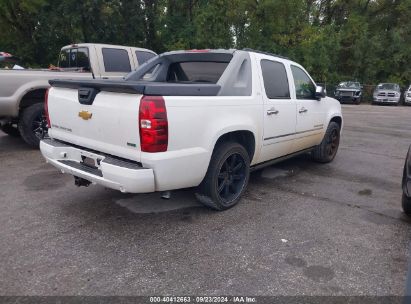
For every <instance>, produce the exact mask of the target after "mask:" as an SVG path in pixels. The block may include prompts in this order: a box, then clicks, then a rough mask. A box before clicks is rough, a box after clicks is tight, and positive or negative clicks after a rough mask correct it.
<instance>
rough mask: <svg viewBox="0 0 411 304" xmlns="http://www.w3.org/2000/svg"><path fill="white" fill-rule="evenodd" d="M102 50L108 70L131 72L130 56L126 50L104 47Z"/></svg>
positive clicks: (105, 68)
mask: <svg viewBox="0 0 411 304" xmlns="http://www.w3.org/2000/svg"><path fill="white" fill-rule="evenodd" d="M102 52H103V62H104V70H105V71H106V72H131V66H130V58H129V56H128V52H127V51H126V50H123V49H112V48H103V49H102Z"/></svg>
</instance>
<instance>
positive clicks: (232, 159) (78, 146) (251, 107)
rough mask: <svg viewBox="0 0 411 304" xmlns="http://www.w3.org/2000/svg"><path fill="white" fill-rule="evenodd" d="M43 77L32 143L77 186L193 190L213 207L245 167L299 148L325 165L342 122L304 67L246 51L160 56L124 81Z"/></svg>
mask: <svg viewBox="0 0 411 304" xmlns="http://www.w3.org/2000/svg"><path fill="white" fill-rule="evenodd" d="M50 83H51V85H52V87H51V88H50V90H49V92H48V99H46V109H47V114H48V116H47V117H48V120H49V125H50V126H51V128H50V131H49V136H50V138H49V139H45V140H42V141H41V144H40V149H41V152H42V154H43V156H44V157H45V159H46V160H47V162H48V163H50V164H52V165H54V166H55V167H57V168H58V169H60V170H61V171H62V172H63V173H68V174H71V175H73V176H74V177H75V183H76V185H78V186H81V185H83V186H88V185H89V184H90V183H93V184H100V185H103V186H105V187H108V188H112V189H117V190H120V191H121V192H131V193H144V192H154V191H169V190H173V189H179V188H187V187H197V190H196V196H197V198H198V199H199V200H200V201H201V202H202V203H203V204H205V205H207V206H209V207H211V208H213V209H216V210H224V209H227V208H230V207H232V206H234V205H235V204H236V203H237V202H238V201H239V199H240V197H241V195H242V193H243V192H244V190H245V188H246V186H247V183H248V179H249V173H250V170H254V169H257V168H260V167H262V166H266V165H268V164H272V163H275V162H278V161H280V160H283V159H285V158H288V157H291V156H294V155H297V154H299V153H311V155H312V157H313V159H314V160H315V161H318V162H330V161H332V160H333V159H334V157H335V155H336V153H337V150H338V146H339V140H340V133H341V128H342V125H343V120H342V114H341V106H340V103H339V102H338V101H337V100H335V99H333V98H329V97H326V96H325V93H324V89H323V88H322V87H318V86H316V84H315V82H314V81H313V80H312V78H311V77H310V76H309V75H308V73H307V72H306V71H305V70H304V68H303V67H302V66H300V65H299V64H297V63H295V62H292V61H290V60H288V59H286V58H283V57H280V56H275V55H272V54H268V53H262V52H258V51H253V50H248V49H246V50H192V51H175V52H168V53H164V54H162V55H159V56H157V57H154V58H152V59H151V60H149V61H148V62H147V63H145V64H144V65H142V66H141V67H140V68H139V69H137V70H136V71H135V72H133V73H130V74H129V75H128V76H127V77H126V79H125V80H123V81H116V82H107V81H101V80H100V81H98V80H95V81H58V80H56V81H51V82H50Z"/></svg>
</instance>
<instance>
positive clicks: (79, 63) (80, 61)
mask: <svg viewBox="0 0 411 304" xmlns="http://www.w3.org/2000/svg"><path fill="white" fill-rule="evenodd" d="M59 67H60V68H72V69H75V68H79V69H80V68H81V69H83V70H85V71H90V62H89V59H88V49H87V48H71V49H66V50H63V51H61V52H60V58H59Z"/></svg>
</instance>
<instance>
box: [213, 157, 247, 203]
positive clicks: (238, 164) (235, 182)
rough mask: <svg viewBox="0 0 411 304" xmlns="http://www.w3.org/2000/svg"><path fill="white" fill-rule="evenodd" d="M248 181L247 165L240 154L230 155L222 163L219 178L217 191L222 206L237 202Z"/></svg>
mask: <svg viewBox="0 0 411 304" xmlns="http://www.w3.org/2000/svg"><path fill="white" fill-rule="evenodd" d="M245 181H246V164H245V161H244V159H243V157H242V156H241V155H240V154H239V153H234V154H231V155H229V156H228V157H227V158H226V160H225V161H224V162H223V163H222V165H221V167H220V170H219V173H218V178H217V190H218V195H219V196H220V198H221V201H222V204H223V205H227V206H229V205H230V203H231V202H233V201H234V200H236V199H237V198H238V197H239V196H240V194H241V192H242V190H243V188H244V184H245Z"/></svg>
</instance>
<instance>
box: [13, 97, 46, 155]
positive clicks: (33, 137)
mask: <svg viewBox="0 0 411 304" xmlns="http://www.w3.org/2000/svg"><path fill="white" fill-rule="evenodd" d="M18 128H19V131H20V134H21V137H22V138H23V140H24V141H25V142H26V143H27V144H29V145H30V146H31V147H33V148H38V147H39V144H40V140H41V139H43V138H44V136H46V134H47V120H46V117H45V114H44V105H43V103H36V104H34V105H32V106H30V107H28V108H26V109H24V110H23V112H22V113H21V115H20V120H19V124H18Z"/></svg>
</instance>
